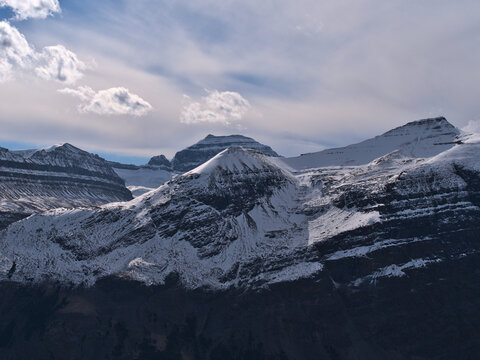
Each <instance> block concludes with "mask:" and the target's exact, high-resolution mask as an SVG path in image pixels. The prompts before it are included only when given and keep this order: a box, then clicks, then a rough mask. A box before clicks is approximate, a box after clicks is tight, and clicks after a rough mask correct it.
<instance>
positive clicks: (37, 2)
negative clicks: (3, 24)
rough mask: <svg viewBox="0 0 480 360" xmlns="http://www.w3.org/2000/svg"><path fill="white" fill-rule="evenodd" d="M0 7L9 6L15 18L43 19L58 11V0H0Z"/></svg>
mask: <svg viewBox="0 0 480 360" xmlns="http://www.w3.org/2000/svg"><path fill="white" fill-rule="evenodd" d="M0 7H9V8H11V9H12V10H13V12H14V13H15V19H16V20H25V19H29V18H34V19H45V18H46V17H48V16H51V15H53V14H54V13H58V12H60V11H61V10H60V4H59V3H58V0H0Z"/></svg>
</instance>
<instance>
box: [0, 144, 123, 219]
mask: <svg viewBox="0 0 480 360" xmlns="http://www.w3.org/2000/svg"><path fill="white" fill-rule="evenodd" d="M0 167H1V171H0V179H1V181H0V228H2V227H5V226H7V225H8V224H9V223H11V222H12V221H14V220H18V219H20V218H23V217H26V216H29V215H30V214H32V213H37V212H41V211H44V210H48V209H53V208H59V207H66V208H74V207H80V206H97V205H102V204H106V203H109V202H115V201H127V200H130V199H132V196H131V193H130V191H128V190H127V189H126V188H125V186H124V182H123V180H122V179H121V178H119V177H118V176H117V174H116V173H115V172H114V171H113V169H112V168H111V167H110V166H109V165H108V163H107V162H106V161H105V160H104V159H102V158H100V157H98V156H96V155H93V154H90V153H88V152H86V151H83V150H80V149H78V148H76V147H74V146H72V145H70V144H63V145H57V146H53V147H50V148H48V149H39V150H38V149H35V150H23V151H9V150H7V149H4V148H0Z"/></svg>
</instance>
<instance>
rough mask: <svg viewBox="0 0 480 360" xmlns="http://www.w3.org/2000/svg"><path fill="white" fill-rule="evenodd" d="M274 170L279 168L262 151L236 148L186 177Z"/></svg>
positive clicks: (218, 156)
mask: <svg viewBox="0 0 480 360" xmlns="http://www.w3.org/2000/svg"><path fill="white" fill-rule="evenodd" d="M272 168H278V167H277V165H274V164H273V163H272V162H271V161H269V159H268V157H267V156H265V155H264V154H263V153H261V152H260V151H257V150H254V149H249V148H245V147H238V146H234V147H229V148H228V149H225V150H223V151H222V152H220V153H219V154H217V155H216V156H215V157H213V158H212V159H210V160H208V161H207V162H205V163H204V164H202V165H200V166H198V167H197V168H195V169H193V170H191V171H189V172H187V173H186V174H185V175H189V174H201V175H211V174H212V173H213V172H215V171H218V170H220V171H222V172H225V171H227V172H232V173H240V172H252V171H258V170H265V169H267V170H271V169H272Z"/></svg>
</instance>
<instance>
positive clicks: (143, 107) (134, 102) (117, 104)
mask: <svg viewBox="0 0 480 360" xmlns="http://www.w3.org/2000/svg"><path fill="white" fill-rule="evenodd" d="M59 92H60V93H62V94H67V95H72V96H75V97H77V98H79V99H80V100H81V101H82V102H83V104H81V105H80V106H79V108H78V109H79V111H80V112H91V113H96V114H100V115H133V116H143V115H146V114H147V113H148V112H149V111H151V110H152V106H151V105H150V104H149V103H148V102H146V101H145V100H143V99H142V98H141V97H140V96H138V95H135V94H132V93H131V92H130V91H129V90H128V89H125V88H123V87H115V88H111V89H106V90H100V91H98V92H96V91H94V90H93V89H92V88H90V87H88V86H80V87H79V88H77V89H70V88H66V89H62V90H59Z"/></svg>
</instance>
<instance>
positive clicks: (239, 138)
mask: <svg viewBox="0 0 480 360" xmlns="http://www.w3.org/2000/svg"><path fill="white" fill-rule="evenodd" d="M230 147H245V148H250V149H255V150H257V151H260V152H261V153H263V154H265V155H267V156H273V157H278V154H277V153H276V152H275V151H273V150H272V148H271V147H270V146H267V145H263V144H261V143H259V142H257V141H256V140H254V139H252V138H250V137H247V136H243V135H226V136H216V135H212V134H209V135H207V136H206V137H205V138H204V139H202V140H200V141H199V142H197V143H196V144H194V145H192V146H189V147H187V148H186V149H184V150H182V151H179V152H177V153H176V154H175V157H174V158H173V160H172V165H173V169H174V170H175V171H178V172H186V171H189V170H192V169H194V168H196V167H197V166H199V165H201V164H203V163H204V162H206V161H208V160H210V159H211V158H213V157H214V156H215V155H217V154H218V153H220V152H222V151H223V150H225V149H228V148H230Z"/></svg>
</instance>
